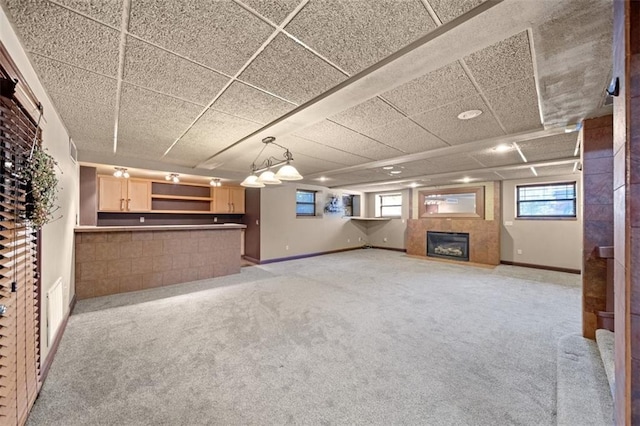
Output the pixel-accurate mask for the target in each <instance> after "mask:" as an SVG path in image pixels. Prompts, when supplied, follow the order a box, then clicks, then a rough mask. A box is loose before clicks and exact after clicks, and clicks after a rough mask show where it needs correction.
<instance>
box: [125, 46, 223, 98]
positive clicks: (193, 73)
mask: <svg viewBox="0 0 640 426" xmlns="http://www.w3.org/2000/svg"><path fill="white" fill-rule="evenodd" d="M124 80H125V81H127V82H130V83H133V84H136V85H138V86H142V87H145V88H148V89H152V90H155V91H158V92H161V93H164V94H167V95H171V96H175V97H177V98H181V99H185V100H188V101H191V102H194V103H197V104H199V105H207V104H208V103H209V102H211V100H212V99H213V98H214V96H215V95H216V94H217V93H218V92H219V91H220V90H221V89H222V88H223V87H224V85H225V84H226V83H227V81H228V80H229V79H228V78H227V77H225V76H223V75H222V74H218V73H217V72H214V71H211V70H210V69H207V68H205V67H203V66H200V65H197V64H194V63H193V62H191V61H188V60H186V59H184V58H181V57H180V56H176V55H174V54H172V53H169V52H167V51H165V50H162V49H159V48H157V47H154V46H152V45H150V44H147V43H145V42H143V41H140V40H138V39H136V38H133V37H127V47H126V51H125V64H124Z"/></svg>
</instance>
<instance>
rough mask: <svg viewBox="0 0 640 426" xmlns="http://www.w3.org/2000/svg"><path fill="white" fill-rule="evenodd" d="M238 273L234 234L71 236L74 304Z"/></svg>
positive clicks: (236, 236)
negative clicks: (91, 298) (73, 248)
mask: <svg viewBox="0 0 640 426" xmlns="http://www.w3.org/2000/svg"><path fill="white" fill-rule="evenodd" d="M238 272H240V230H239V229H229V230H185V231H132V232H81V233H80V232H79V233H76V295H77V296H78V299H86V298H89V297H96V296H105V295H108V294H116V293H124V292H128V291H136V290H142V289H145V288H152V287H160V286H165V285H171V284H179V283H184V282H189V281H196V280H203V279H207V278H213V277H221V276H224V275H230V274H236V273H238Z"/></svg>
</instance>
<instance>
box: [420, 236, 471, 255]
mask: <svg viewBox="0 0 640 426" xmlns="http://www.w3.org/2000/svg"><path fill="white" fill-rule="evenodd" d="M427 256H430V257H441V258H445V259H453V260H462V261H468V260H469V234H468V233H466V232H432V231H427Z"/></svg>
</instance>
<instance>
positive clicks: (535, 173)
mask: <svg viewBox="0 0 640 426" xmlns="http://www.w3.org/2000/svg"><path fill="white" fill-rule="evenodd" d="M531 171H532V172H533V174H534V175H535V176H538V172H536V168H535V167H533V166H531Z"/></svg>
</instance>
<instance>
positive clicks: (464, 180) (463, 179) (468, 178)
mask: <svg viewBox="0 0 640 426" xmlns="http://www.w3.org/2000/svg"><path fill="white" fill-rule="evenodd" d="M462 182H464V183H469V182H471V178H470V177H464V178H462Z"/></svg>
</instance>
